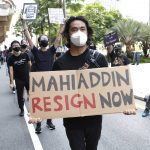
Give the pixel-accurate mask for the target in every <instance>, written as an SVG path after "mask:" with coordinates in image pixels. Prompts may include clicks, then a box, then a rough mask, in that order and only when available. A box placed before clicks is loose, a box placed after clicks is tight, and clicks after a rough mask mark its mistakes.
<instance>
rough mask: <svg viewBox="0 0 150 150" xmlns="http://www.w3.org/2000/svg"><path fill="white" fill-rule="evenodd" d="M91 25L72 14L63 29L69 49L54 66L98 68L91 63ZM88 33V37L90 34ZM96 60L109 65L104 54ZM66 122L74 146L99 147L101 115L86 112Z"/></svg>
mask: <svg viewBox="0 0 150 150" xmlns="http://www.w3.org/2000/svg"><path fill="white" fill-rule="evenodd" d="M92 33H93V31H92V29H91V27H90V26H89V24H88V22H87V21H86V20H85V19H84V18H83V17H71V18H70V19H69V20H68V21H67V22H66V26H65V29H64V32H63V34H64V36H65V37H66V38H67V41H68V45H69V50H68V51H67V52H66V53H65V54H64V55H63V56H62V57H60V58H58V59H57V60H56V61H55V62H54V65H53V70H77V69H87V68H96V66H95V65H94V64H93V63H88V62H87V58H88V55H89V53H90V52H89V48H88V43H89V42H90V38H91V36H92ZM87 36H88V37H87ZM100 55H101V59H99V60H97V61H98V64H99V65H100V66H101V67H107V66H108V65H107V61H106V59H105V57H104V56H103V55H102V54H100ZM64 126H65V128H66V134H67V137H68V139H69V143H70V147H71V149H72V150H96V149H97V145H98V141H99V139H100V135H101V127H102V116H101V115H97V116H86V117H75V118H65V119H64Z"/></svg>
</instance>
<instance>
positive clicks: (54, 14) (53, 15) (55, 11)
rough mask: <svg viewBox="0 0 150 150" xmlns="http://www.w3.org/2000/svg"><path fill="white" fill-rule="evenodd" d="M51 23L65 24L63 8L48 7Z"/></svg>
mask: <svg viewBox="0 0 150 150" xmlns="http://www.w3.org/2000/svg"><path fill="white" fill-rule="evenodd" d="M48 15H49V23H54V24H64V12H63V9H62V8H48Z"/></svg>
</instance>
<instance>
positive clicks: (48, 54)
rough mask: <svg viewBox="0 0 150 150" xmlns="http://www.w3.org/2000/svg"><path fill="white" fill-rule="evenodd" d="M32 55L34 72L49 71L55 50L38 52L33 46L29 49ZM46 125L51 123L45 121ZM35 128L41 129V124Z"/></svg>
mask: <svg viewBox="0 0 150 150" xmlns="http://www.w3.org/2000/svg"><path fill="white" fill-rule="evenodd" d="M31 52H32V54H33V55H34V61H35V64H34V65H35V68H34V69H35V70H34V71H36V72H38V71H51V70H52V65H53V62H54V54H55V52H56V48H55V47H54V46H52V47H50V48H49V49H48V50H47V51H41V50H38V48H36V47H35V46H34V47H33V49H31ZM47 123H51V119H47ZM37 127H38V128H40V129H41V122H39V123H37Z"/></svg>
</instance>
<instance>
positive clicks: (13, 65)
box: [8, 41, 31, 116]
mask: <svg viewBox="0 0 150 150" xmlns="http://www.w3.org/2000/svg"><path fill="white" fill-rule="evenodd" d="M11 48H12V50H13V54H12V55H11V56H10V58H9V61H8V66H9V71H10V80H11V87H14V82H13V80H14V79H15V84H16V90H17V98H18V105H19V108H20V110H21V111H20V113H19V115H20V116H23V115H24V108H23V106H24V99H23V91H24V87H25V88H26V89H27V90H29V68H30V66H31V61H30V59H29V57H28V55H27V54H26V53H21V51H20V50H21V48H20V43H19V42H18V41H13V42H12V43H11Z"/></svg>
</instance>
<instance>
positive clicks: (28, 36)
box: [21, 18, 34, 49]
mask: <svg viewBox="0 0 150 150" xmlns="http://www.w3.org/2000/svg"><path fill="white" fill-rule="evenodd" d="M21 21H22V26H23V31H24V35H25V37H26V38H27V40H28V42H29V45H30V47H31V49H33V47H34V44H33V42H32V39H31V35H30V33H29V31H28V27H27V24H26V22H25V20H23V19H22V18H21Z"/></svg>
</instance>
